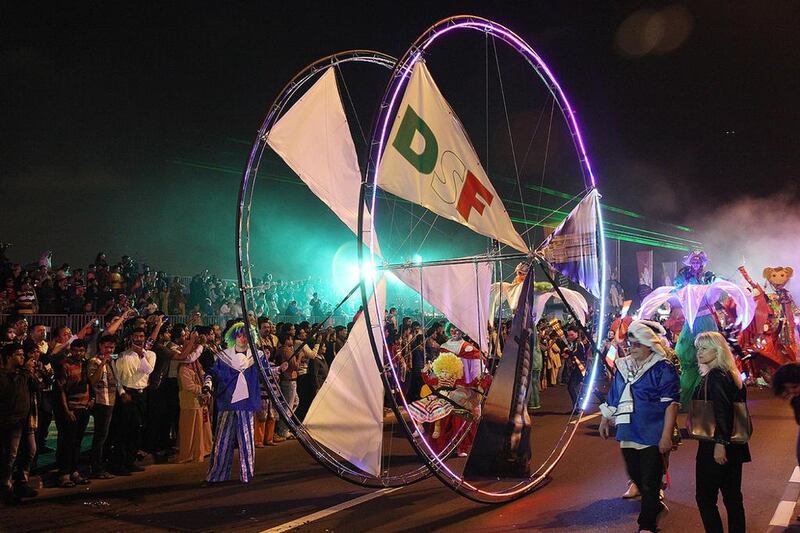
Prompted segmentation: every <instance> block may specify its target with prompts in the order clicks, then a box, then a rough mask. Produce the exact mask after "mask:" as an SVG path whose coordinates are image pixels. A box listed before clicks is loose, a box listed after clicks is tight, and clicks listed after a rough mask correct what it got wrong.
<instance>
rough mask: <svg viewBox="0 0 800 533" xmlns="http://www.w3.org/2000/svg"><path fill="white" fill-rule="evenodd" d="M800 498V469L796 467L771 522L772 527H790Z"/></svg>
mask: <svg viewBox="0 0 800 533" xmlns="http://www.w3.org/2000/svg"><path fill="white" fill-rule="evenodd" d="M798 497H800V467H797V466H796V467H794V470H793V471H792V475H791V477H790V478H789V482H788V483H786V488H785V489H784V491H783V497H782V498H781V501H780V502H779V503H778V507H777V508H776V509H775V514H773V515H772V520H770V521H769V525H770V526H777V527H788V526H789V524H790V523H791V521H792V517H793V516H794V508H795V505H797V499H798Z"/></svg>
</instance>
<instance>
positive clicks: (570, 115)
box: [359, 16, 606, 499]
mask: <svg viewBox="0 0 800 533" xmlns="http://www.w3.org/2000/svg"><path fill="white" fill-rule="evenodd" d="M459 18H462V19H464V20H463V21H458V19H459ZM442 24H450V26H447V27H443V28H438V29H436V28H437V27H439V26H441V25H442ZM459 28H471V29H475V30H478V31H483V32H484V33H490V34H492V35H498V36H500V38H501V39H503V40H504V41H505V42H506V44H509V45H514V46H516V47H517V50H518V51H519V52H521V53H522V54H523V55H524V56H525V57H526V59H527V60H528V61H529V62H530V61H533V62H535V63H536V65H538V68H537V66H535V65H531V66H532V67H533V68H534V70H536V72H537V74H538V75H539V78H540V79H541V80H542V81H544V82H545V83H546V84H548V87H549V88H550V90H551V92H552V91H553V90H554V89H555V90H556V91H557V93H558V96H560V101H561V104H563V106H564V107H562V106H561V105H559V108H560V109H561V111H562V114H564V115H565V117H566V118H567V120H568V122H569V124H570V125H571V127H570V132H571V133H572V135H573V138H574V140H575V141H576V142H577V147H578V150H579V160H580V163H581V166H582V170H584V171H585V172H586V173H587V174H588V176H589V180H590V183H591V187H592V188H596V185H595V177H594V174H593V172H592V168H591V163H590V161H589V158H588V156H587V154H586V149H585V147H584V143H583V138H582V137H581V134H580V129H579V127H578V123H577V120H576V119H575V115H574V112H573V111H572V106H571V105H570V104H569V101H568V100H567V98H566V95H565V94H564V92H563V91H562V89H561V86H560V85H559V84H558V82H557V81H556V79H555V76H553V74H552V72H551V71H550V69H549V68H548V67H547V65H546V64H545V63H544V61H543V60H542V59H541V58H540V57H539V55H538V54H536V52H535V51H534V50H533V49H532V48H531V47H530V46H529V45H528V44H527V43H526V42H525V41H523V40H522V39H520V38H519V37H517V36H516V35H515V34H514V33H513V32H511V31H510V30H508V29H506V28H504V27H502V26H500V25H498V24H495V23H493V22H491V21H488V20H485V19H478V18H477V17H463V16H462V17H453V18H451V19H446V20H444V21H441V22H439V23H437V24H435V25H434V26H432V27H431V28H430V29H429V30H428V32H427V34H429V36H428V37H427V38H426V39H425V41H424V42H423V44H422V45H421V46H420V47H419V48H418V49H416V50H414V51H413V53H412V52H411V50H413V48H412V49H410V50H409V52H407V54H406V55H407V56H408V54H409V53H410V54H411V55H410V58H409V59H408V60H407V61H405V62H403V61H401V63H400V64H399V65H398V67H397V70H398V71H399V76H398V75H395V78H396V79H395V80H393V81H392V82H391V83H390V86H389V88H388V89H387V94H389V93H391V96H390V98H389V104H388V105H385V104H384V102H386V97H384V99H383V101H382V104H381V105H382V109H381V111H380V112H381V113H382V114H383V117H382V118H379V119H378V128H377V129H378V130H379V131H380V136H379V137H378V140H377V149H376V151H375V152H374V155H375V157H374V158H373V159H372V161H371V163H372V165H373V170H372V172H373V174H372V180H371V185H372V187H373V190H372V199H371V201H370V212H371V213H372V223H373V224H374V223H375V203H376V199H377V196H378V195H377V190H378V169H379V167H380V162H381V159H382V156H383V151H384V149H385V142H386V141H387V135H386V133H387V129H388V125H389V121H390V119H392V118H393V117H394V115H395V114H396V110H395V104H396V102H397V98H398V95H399V94H400V91H401V89H402V88H403V87H404V86H405V84H406V80H407V78H408V77H409V75H410V73H411V70H412V69H413V66H414V65H415V64H416V62H417V61H419V59H420V58H421V56H422V52H423V51H425V50H426V49H427V48H428V47H429V46H430V45H431V44H432V43H433V42H434V41H435V40H436V39H437V38H439V37H440V36H442V35H444V34H446V33H448V32H450V31H452V30H454V29H459ZM540 69H541V70H540ZM542 71H543V72H544V74H545V75H546V76H543V75H542ZM391 84H394V87H393V88H392V85H391ZM565 108H566V109H565ZM374 139H375V137H374V135H373V144H375V143H374ZM584 180H585V176H584ZM368 184H370V180H369V176H367V180H366V182H365V185H368ZM364 190H366V189H365V188H362V196H363V191H364ZM359 204H360V205H362V203H361V202H359ZM359 209H360V210H361V213H363V207H359ZM598 211H599V209H598ZM598 217H601V215H600V213H598ZM359 218H360V219H361V220H362V221H363V217H361V216H360V217H359ZM599 226H600V228H599V234H600V242H601V252H600V254H601V291H602V292H601V297H600V302H601V303H600V309H601V313H604V312H605V292H606V280H605V268H606V267H605V232H604V230H603V227H602V223H601V224H600V225H599ZM362 229H363V228H361V227H359V238H363V231H362ZM373 239H374V232H371V235H370V243H371V244H374V241H373ZM372 248H373V247H372V246H370V247H369V250H370V255H371V257H372V258H373V260H374V253H373V252H372ZM362 250H363V248H361V247H359V261H361V260H362V252H361V251H362ZM365 295H366V291H365V288H364V286H363V285H362V297H364V296H365ZM366 316H367V317H369V313H367V314H366ZM602 321H603V316H602V314H601V317H600V320H599V324H598V326H599V327H598V331H600V330H601V329H602ZM368 331H370V336H371V337H372V328H369V329H368ZM379 331H380V332H381V334H380V337H381V341H382V345H383V347H384V349H386V348H388V347H387V345H386V339H385V337H384V335H383V330H382V328H380V327H379ZM371 342H372V343H373V346H375V340H374V338H373V339H372V341H371ZM375 356H376V357H378V358H379V359H380V360H381V363H382V360H383V356H382V354H380V355H379V354H377V353H376V354H375ZM389 368H390V371H391V375H392V377H393V379H394V383H395V385H396V386H397V387H398V389H399V387H400V381H399V377H398V375H397V369H396V368H395V365H394V363H393V362H392V361H391V359H389ZM596 368H597V365H596V363H595V365H594V367H593V370H592V381H593V379H594V376H595V374H596ZM400 398H401V401H402V403H403V405H404V407H405V408H406V409H408V403H407V401H406V398H405V396H404V395H402V394H400ZM411 423H412V425H413V426H414V428H415V429H416V430H417V431H418V430H419V428H418V426H417V424H416V421H415V420H414V419H413V417H412V418H411ZM578 425H579V424H575V425H574V427H573V430H572V432H571V433H570V435H569V437H568V439H567V441H566V443H565V444H564V445H563V446H562V448H561V450H560V453H559V454H558V456H557V457H556V459H555V461H553V462H552V463H551V464H549V465H547V463H545V465H543V468H544V472H543V473H542V474H541V475H539V476H538V477H536V478H535V479H533V480H531V479H529V480H528V481H527V482H522V483H520V484H519V486H518V488H516V489H515V490H510V491H505V492H491V491H485V490H482V489H479V488H477V487H475V486H474V485H472V484H470V483H469V482H467V481H464V479H463V477H462V476H460V475H458V474H456V473H455V472H453V471H452V470H451V469H450V468H449V467H448V466H447V465H446V464H445V463H444V462H443V461H442V459H441V457H439V455H438V454H436V453H435V452H434V451H433V449H432V448H431V447H430V445H429V444H428V442H427V440H426V439H424V438H422V439H421V441H422V442H423V443H424V445H425V447H426V448H427V449H428V451H429V452H431V455H432V457H431V456H428V457H427V458H426V459H427V460H428V462H429V463H436V464H437V465H438V467H439V468H440V469H441V470H442V471H445V472H447V473H448V474H449V478H448V479H447V480H446V482H447V484H448V485H451V486H452V487H453V488H456V485H455V481H456V480H457V481H459V482H460V484H461V486H464V487H467V488H469V489H471V490H472V491H474V492H475V493H479V494H483V495H485V496H488V497H492V498H495V499H501V498H502V499H507V498H509V497H513V496H515V495H518V494H522V493H524V492H527V491H528V490H529V489H530V488H531V487H534V486H535V485H537V484H538V483H540V482H541V481H542V480H543V479H544V478H545V477H546V476H547V475H548V474H549V473H550V471H552V469H553V468H555V466H556V464H557V463H558V461H559V460H560V459H561V457H562V456H563V455H564V453H565V452H566V449H567V446H568V445H569V443H570V441H571V440H572V438H573V437H574V435H575V431H576V430H577V427H578ZM403 427H404V428H405V429H406V430H408V429H409V428H408V427H407V426H406V425H405V423H404V424H403ZM566 433H567V430H566V429H565V432H564V434H562V438H563V436H564V435H566ZM411 438H412V440H413V441H414V442H418V441H417V440H416V439H415V438H414V437H413V436H412V437H411ZM540 470H541V469H540ZM537 472H538V471H537ZM436 473H437V474H438V472H436ZM462 494H464V493H462ZM464 495H465V496H468V495H467V494H464Z"/></svg>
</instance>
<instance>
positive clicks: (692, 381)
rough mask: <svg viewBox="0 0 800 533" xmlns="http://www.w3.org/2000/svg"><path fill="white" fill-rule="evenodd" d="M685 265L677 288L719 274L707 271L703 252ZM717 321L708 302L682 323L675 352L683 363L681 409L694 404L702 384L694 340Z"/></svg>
mask: <svg viewBox="0 0 800 533" xmlns="http://www.w3.org/2000/svg"><path fill="white" fill-rule="evenodd" d="M683 264H684V265H685V266H684V268H682V269H680V270H679V271H678V276H677V277H676V278H675V286H676V287H677V288H681V287H684V286H686V285H708V284H710V283H712V282H713V281H714V279H715V278H716V276H715V275H714V273H713V272H710V271H706V269H705V267H706V264H708V256H707V255H706V253H705V252H703V251H696V252H692V253H690V254H689V255H687V256H686V257H684V258H683ZM718 329H719V328H718V327H717V321H716V319H715V318H714V316H713V308H712V307H711V306H710V305H706V306H705V307H704V308H702V309H700V310H699V311H698V313H697V318H695V321H694V324H689V321H688V320H687V321H686V323H685V324H684V325H683V329H682V330H681V333H680V335H679V336H678V342H677V344H675V353H676V354H678V359H680V362H681V410H684V411H685V410H686V409H687V408H688V406H689V404H691V403H692V402H691V398H692V393H693V392H694V389H695V388H696V387H697V385H698V383H700V368H699V367H698V366H697V349H696V348H695V347H694V339H695V337H697V335H699V334H700V333H703V332H704V331H717V330H718Z"/></svg>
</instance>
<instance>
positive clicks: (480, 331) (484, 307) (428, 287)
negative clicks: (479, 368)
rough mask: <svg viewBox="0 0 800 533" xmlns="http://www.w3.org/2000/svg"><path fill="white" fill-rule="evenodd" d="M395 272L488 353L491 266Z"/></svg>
mask: <svg viewBox="0 0 800 533" xmlns="http://www.w3.org/2000/svg"><path fill="white" fill-rule="evenodd" d="M420 270H422V273H421V274H420ZM392 272H393V273H394V275H395V276H397V277H398V278H400V280H401V281H402V282H403V283H405V284H406V285H408V286H409V287H411V288H412V289H414V290H415V291H417V292H418V293H420V294H422V297H423V298H424V299H425V300H427V301H428V302H429V303H430V304H431V305H433V306H434V307H435V308H436V309H438V310H439V311H441V312H442V314H443V315H444V316H446V317H447V318H448V320H450V322H452V323H453V324H455V325H456V327H458V329H460V330H461V331H463V332H464V333H466V334H467V335H469V337H470V338H472V339H473V340H475V341H477V342H478V346H480V349H481V351H482V352H484V353H486V352H487V351H488V347H489V341H488V339H487V335H488V333H487V328H486V325H487V324H488V320H489V318H488V316H487V314H486V313H487V311H488V310H489V290H490V287H491V284H492V273H493V272H494V265H493V264H492V263H489V262H485V263H464V264H460V265H433V266H426V267H422V268H420V267H409V268H401V269H398V270H393V271H392Z"/></svg>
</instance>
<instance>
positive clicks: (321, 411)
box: [303, 278, 386, 476]
mask: <svg viewBox="0 0 800 533" xmlns="http://www.w3.org/2000/svg"><path fill="white" fill-rule="evenodd" d="M385 300H386V278H382V279H381V280H380V281H379V282H378V283H377V285H376V289H375V293H374V294H373V295H372V299H371V300H370V302H369V306H368V307H367V309H368V312H369V313H370V320H371V322H372V324H373V327H374V328H375V330H374V331H373V333H374V335H375V337H376V339H380V334H381V331H380V328H381V327H382V324H383V316H382V310H383V306H384V302H385ZM379 342H380V341H379ZM383 397H384V392H383V381H381V376H380V373H379V372H378V366H377V364H376V363H375V357H374V356H373V354H372V346H371V344H370V342H369V336H368V332H367V321H366V319H365V318H364V315H363V314H362V315H361V316H360V317H359V318H358V320H356V323H355V324H354V325H353V329H352V330H351V331H350V335H349V336H348V337H347V342H346V343H345V345H344V347H343V348H342V349H341V350H339V352H338V353H337V354H336V357H335V358H334V359H333V362H332V363H331V368H330V371H329V372H328V377H327V379H326V380H325V383H323V384H322V387H321V388H320V389H319V392H317V395H316V396H315V397H314V401H313V402H312V403H311V407H309V409H308V413H307V414H306V417H305V420H303V424H304V425H305V427H306V429H307V430H308V431H309V432H310V433H311V436H312V437H314V439H315V440H316V441H317V442H319V443H320V444H322V445H324V446H326V447H327V448H330V449H331V450H333V451H334V452H336V453H337V454H339V455H340V456H341V457H343V458H344V459H346V460H348V461H349V462H351V463H352V464H354V465H355V466H357V467H358V468H360V469H362V470H363V471H365V472H369V473H370V474H372V475H373V476H379V475H380V471H381V455H382V449H383V444H382V443H383V399H384V398H383Z"/></svg>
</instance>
